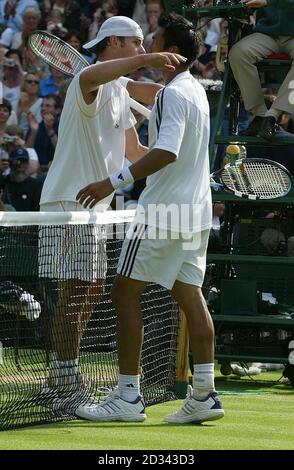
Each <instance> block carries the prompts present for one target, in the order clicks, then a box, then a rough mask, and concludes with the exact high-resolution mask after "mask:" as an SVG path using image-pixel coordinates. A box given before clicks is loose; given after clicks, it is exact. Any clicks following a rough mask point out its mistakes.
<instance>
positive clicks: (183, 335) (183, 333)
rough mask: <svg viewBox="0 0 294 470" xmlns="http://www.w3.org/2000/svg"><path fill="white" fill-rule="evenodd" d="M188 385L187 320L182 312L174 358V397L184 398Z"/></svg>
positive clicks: (180, 313)
mask: <svg viewBox="0 0 294 470" xmlns="http://www.w3.org/2000/svg"><path fill="white" fill-rule="evenodd" d="M188 383H189V334H188V328H187V320H186V317H185V314H184V312H183V311H182V310H180V312H179V334H178V348H177V358H176V384H175V386H176V389H175V392H176V395H177V397H178V398H185V396H186V393H187V386H188Z"/></svg>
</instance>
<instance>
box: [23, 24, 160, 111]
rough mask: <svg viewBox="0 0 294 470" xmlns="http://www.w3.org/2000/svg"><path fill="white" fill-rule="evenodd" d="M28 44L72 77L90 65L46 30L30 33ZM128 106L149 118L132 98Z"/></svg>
mask: <svg viewBox="0 0 294 470" xmlns="http://www.w3.org/2000/svg"><path fill="white" fill-rule="evenodd" d="M28 46H29V48H30V49H31V50H32V51H33V52H34V53H35V54H36V55H37V56H38V57H41V59H43V60H44V61H45V62H46V63H47V64H49V65H51V66H52V67H54V68H55V69H57V70H59V71H60V72H63V73H64V74H65V75H68V76H70V77H74V76H75V75H76V74H77V73H79V72H81V71H82V70H83V69H84V68H85V67H88V66H89V65H90V64H89V63H88V61H87V60H86V59H85V58H84V57H83V56H82V55H81V54H80V53H79V52H78V51H77V50H76V49H74V47H72V46H71V45H70V44H67V43H66V42H64V41H63V40H62V39H60V38H58V37H57V36H54V35H53V34H50V33H47V31H35V32H34V33H32V34H31V35H30V37H29V41H28ZM130 107H131V108H133V109H135V110H136V111H138V113H140V114H142V115H143V116H145V117H146V118H147V119H149V117H150V113H151V111H150V110H149V109H148V108H146V107H145V106H143V105H142V104H140V103H138V102H137V101H135V100H133V99H132V98H130Z"/></svg>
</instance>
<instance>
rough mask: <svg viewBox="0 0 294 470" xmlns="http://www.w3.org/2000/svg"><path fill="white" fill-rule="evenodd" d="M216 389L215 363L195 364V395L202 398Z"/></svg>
mask: <svg viewBox="0 0 294 470" xmlns="http://www.w3.org/2000/svg"><path fill="white" fill-rule="evenodd" d="M214 391H215V388H214V364H213V363H212V364H194V374H193V396H194V397H195V398H197V399H198V400H202V399H203V398H206V397H207V395H209V393H211V392H214Z"/></svg>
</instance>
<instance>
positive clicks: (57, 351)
mask: <svg viewBox="0 0 294 470" xmlns="http://www.w3.org/2000/svg"><path fill="white" fill-rule="evenodd" d="M142 42H143V33H142V30H141V28H140V26H139V25H138V24H137V23H136V22H134V21H133V20H131V19H130V18H127V17H122V16H115V17H112V18H110V19H108V20H107V21H105V22H104V23H103V25H102V27H101V28H100V30H99V32H98V34H97V37H96V38H95V39H94V40H92V41H91V42H90V43H88V44H86V45H85V46H84V48H86V49H90V50H92V51H95V52H96V54H97V56H98V59H99V62H98V63H97V64H95V65H92V66H89V67H87V68H86V69H84V70H83V71H82V72H81V73H80V74H78V75H77V76H76V77H74V79H73V80H72V82H71V84H70V86H69V89H68V92H67V96H66V100H65V104H64V108H63V111H62V115H61V120H60V125H59V135H58V142H57V146H56V150H55V155H54V159H53V162H52V165H51V166H50V169H49V172H48V175H47V177H46V180H45V183H44V186H43V191H42V195H41V211H47V212H48V211H49V212H50V211H78V210H84V208H83V206H81V205H80V204H79V203H78V202H77V201H76V194H77V192H78V190H79V189H80V188H81V186H84V185H86V184H89V183H91V182H94V181H96V180H101V179H103V178H107V176H108V175H110V174H111V173H113V172H115V171H117V170H120V169H122V167H123V158H124V156H125V155H126V156H127V158H128V159H129V160H130V161H131V162H136V161H137V160H138V159H140V158H141V157H142V156H144V155H145V154H146V152H147V151H148V149H147V148H146V147H143V146H142V145H141V144H140V143H139V140H138V136H137V133H136V131H135V128H134V124H135V120H134V117H133V115H132V113H131V111H130V108H129V103H128V100H129V94H128V93H129V92H130V94H131V95H132V97H134V98H135V99H137V100H139V101H142V102H144V103H145V104H147V105H148V104H152V103H153V102H154V98H155V94H156V93H157V92H158V90H159V89H160V88H161V85H157V84H152V83H148V84H146V83H143V82H134V81H131V80H127V79H125V78H122V79H119V77H121V76H123V75H125V74H128V73H129V72H131V71H133V70H136V69H138V68H141V67H144V66H151V67H155V68H158V69H169V68H170V69H172V70H173V69H174V65H178V64H179V63H180V61H181V60H182V61H183V60H184V59H183V58H182V57H180V56H177V54H169V53H166V54H160V53H155V54H145V51H144V48H143V46H142ZM111 192H113V189H112V191H111ZM111 198H112V196H111V194H109V195H107V197H105V198H104V199H103V200H102V201H99V203H97V204H95V207H93V208H92V209H93V210H95V211H104V210H106V209H107V208H108V206H109V203H110V201H111ZM84 229H85V227H84ZM48 230H50V227H49V228H46V230H45V229H42V230H41V237H40V250H39V254H40V256H39V265H40V276H41V277H44V278H53V279H57V280H59V288H58V291H59V299H58V302H57V306H56V309H55V314H54V319H53V337H52V348H53V350H54V357H53V361H52V364H51V366H50V372H49V378H48V383H47V384H46V386H45V387H43V389H42V391H41V396H45V395H47V396H48V397H50V396H51V397H54V399H55V398H58V396H59V395H60V394H61V396H63V392H64V391H69V390H72V391H73V392H74V391H78V393H77V399H78V396H79V391H80V389H81V383H82V376H81V374H80V371H79V366H78V356H79V346H80V339H81V336H82V334H83V332H84V330H85V327H86V325H87V321H88V320H89V318H90V316H91V314H92V311H93V309H94V307H95V305H96V304H97V302H98V301H99V298H100V296H101V293H102V292H103V284H104V279H105V275H106V248H105V234H104V229H103V228H101V229H100V228H97V227H96V228H93V229H92V233H91V234H90V238H92V242H91V243H89V228H88V231H87V233H86V234H85V240H84V241H83V235H82V233H81V236H79V240H78V241H77V234H76V233H75V232H74V231H72V228H71V227H69V228H68V230H66V231H64V230H63V229H62V228H61V229H60V232H59V231H58V230H57V231H56V230H55V231H54V233H55V235H53V237H54V236H56V244H55V243H54V240H53V239H52V234H51V235H50V236H48V234H47V233H45V232H46V231H48ZM62 230H63V231H62ZM82 231H83V227H81V232H82ZM42 234H43V235H44V236H42ZM91 235H92V237H91ZM60 237H62V243H60ZM81 237H82V238H81ZM48 244H50V246H51V248H49V253H50V260H49V261H50V262H48ZM52 246H54V249H52ZM60 246H62V249H61V248H59V247H60ZM89 267H90V268H89ZM55 392H56V393H55ZM82 392H83V391H82ZM61 401H62V400H61ZM71 401H73V400H72V399H71Z"/></svg>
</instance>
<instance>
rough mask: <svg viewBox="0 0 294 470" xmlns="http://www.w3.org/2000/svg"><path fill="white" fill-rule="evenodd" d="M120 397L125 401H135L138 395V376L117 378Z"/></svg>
mask: <svg viewBox="0 0 294 470" xmlns="http://www.w3.org/2000/svg"><path fill="white" fill-rule="evenodd" d="M118 390H119V394H120V397H121V398H122V399H123V400H125V401H129V402H132V401H135V400H136V398H137V397H138V395H140V375H122V374H119V377H118Z"/></svg>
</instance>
